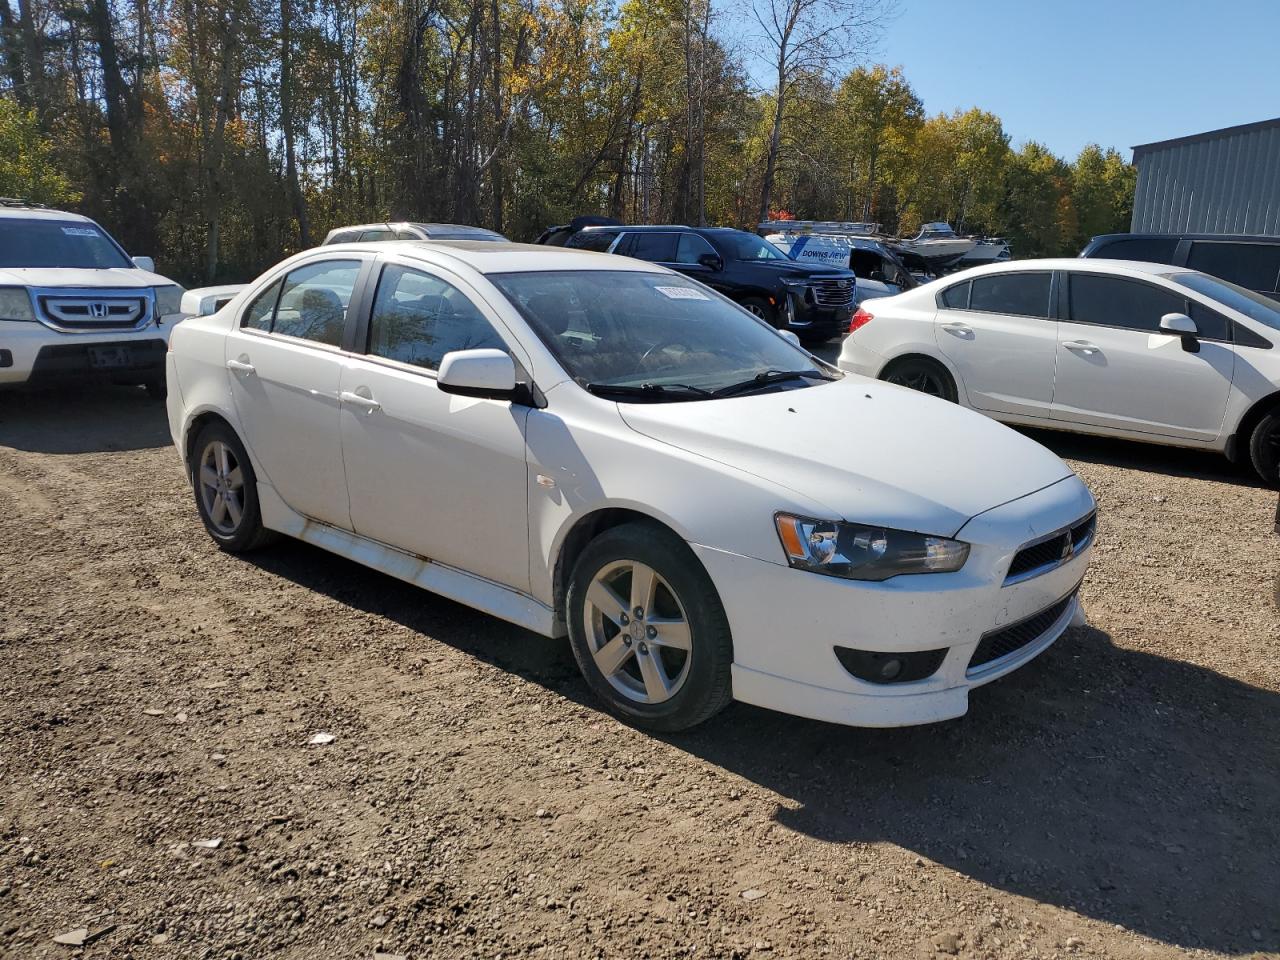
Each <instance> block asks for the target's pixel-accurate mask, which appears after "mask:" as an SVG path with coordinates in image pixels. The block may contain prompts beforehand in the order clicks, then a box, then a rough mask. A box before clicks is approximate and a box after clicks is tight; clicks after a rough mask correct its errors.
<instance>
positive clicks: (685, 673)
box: [583, 560, 693, 704]
mask: <svg viewBox="0 0 1280 960" xmlns="http://www.w3.org/2000/svg"><path fill="white" fill-rule="evenodd" d="M583 606H584V608H585V609H584V613H585V622H586V626H587V642H588V644H589V645H590V648H591V656H592V658H593V659H594V660H595V665H596V667H597V668H598V669H599V670H600V674H601V676H603V677H604V678H605V680H607V681H608V682H609V685H610V686H612V687H613V688H614V689H615V690H617V691H618V692H619V693H621V694H622V695H623V696H624V697H626V698H627V699H629V700H633V701H635V702H637V703H649V704H655V703H664V702H665V701H667V700H670V699H671V698H672V697H674V696H675V695H676V694H677V693H679V692H680V689H681V688H682V687H683V686H684V684H685V681H686V680H687V679H688V677H689V665H690V663H691V662H692V659H693V635H692V631H691V630H690V627H689V620H688V618H687V617H686V616H685V611H684V606H683V605H682V604H681V603H680V598H679V597H677V596H676V593H675V591H674V590H673V589H672V588H671V585H670V584H669V583H667V581H666V580H665V579H663V577H662V575H661V574H659V573H658V572H657V571H656V570H654V569H653V568H652V567H650V566H647V565H646V564H643V563H639V562H637V561H633V560H616V561H614V562H613V563H610V564H608V565H607V566H605V567H604V568H602V569H601V570H600V571H599V572H597V573H596V575H595V577H594V578H593V579H592V580H591V585H590V587H588V588H587V594H586V598H585V600H584V603H583Z"/></svg>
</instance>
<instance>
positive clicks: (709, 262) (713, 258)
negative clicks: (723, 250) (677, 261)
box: [698, 253, 724, 270]
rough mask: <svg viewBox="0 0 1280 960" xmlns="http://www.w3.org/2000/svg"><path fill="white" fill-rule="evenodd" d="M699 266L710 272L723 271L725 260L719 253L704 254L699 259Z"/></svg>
mask: <svg viewBox="0 0 1280 960" xmlns="http://www.w3.org/2000/svg"><path fill="white" fill-rule="evenodd" d="M698 266H700V267H706V268H707V269H708V270H723V269H724V260H722V259H721V258H720V254H718V253H704V254H702V255H701V256H700V257H698Z"/></svg>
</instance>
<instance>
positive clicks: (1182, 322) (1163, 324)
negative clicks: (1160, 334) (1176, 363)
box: [1160, 313, 1200, 353]
mask: <svg viewBox="0 0 1280 960" xmlns="http://www.w3.org/2000/svg"><path fill="white" fill-rule="evenodd" d="M1160 329H1161V330H1164V331H1165V332H1166V333H1176V334H1179V335H1181V337H1182V349H1183V350H1185V351H1187V353H1199V352H1200V340H1199V337H1198V336H1197V334H1199V332H1200V330H1199V328H1198V327H1197V326H1196V322H1195V321H1194V320H1192V319H1191V318H1190V317H1188V316H1187V315H1186V314H1185V313H1166V314H1165V315H1164V316H1163V317H1161V318H1160Z"/></svg>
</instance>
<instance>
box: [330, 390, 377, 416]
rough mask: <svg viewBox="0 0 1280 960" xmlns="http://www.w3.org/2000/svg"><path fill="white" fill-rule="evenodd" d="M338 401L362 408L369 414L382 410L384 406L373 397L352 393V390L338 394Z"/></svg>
mask: <svg viewBox="0 0 1280 960" xmlns="http://www.w3.org/2000/svg"><path fill="white" fill-rule="evenodd" d="M338 399H339V400H341V401H342V402H343V403H349V404H351V406H353V407H360V408H361V409H362V410H364V411H366V412H367V413H373V412H374V411H375V410H381V409H382V404H380V403H379V402H378V401H377V400H375V399H373V397H365V396H362V395H361V394H358V393H352V392H351V391H350V390H343V391H342V392H341V393H340V394H338Z"/></svg>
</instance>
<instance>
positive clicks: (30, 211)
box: [0, 204, 93, 223]
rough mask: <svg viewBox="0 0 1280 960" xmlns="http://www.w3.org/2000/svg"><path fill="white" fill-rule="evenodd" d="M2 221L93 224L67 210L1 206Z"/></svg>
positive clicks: (0, 217) (86, 218)
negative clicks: (53, 221)
mask: <svg viewBox="0 0 1280 960" xmlns="http://www.w3.org/2000/svg"><path fill="white" fill-rule="evenodd" d="M0 219H4V220H69V221H72V222H74V223H93V221H92V220H90V219H89V218H88V217H86V216H83V215H81V214H79V213H71V212H70V211H67V210H49V209H48V208H46V207H23V206H11V205H8V204H3V205H0Z"/></svg>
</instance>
